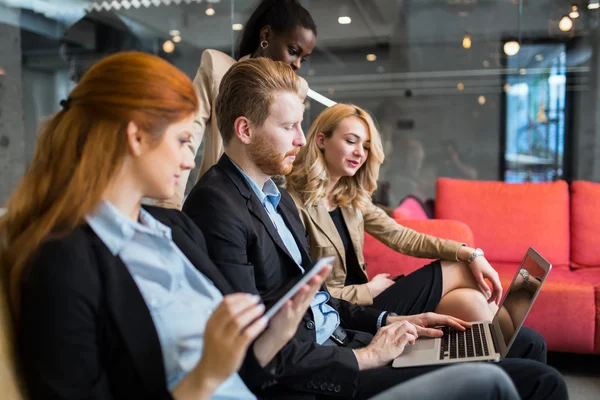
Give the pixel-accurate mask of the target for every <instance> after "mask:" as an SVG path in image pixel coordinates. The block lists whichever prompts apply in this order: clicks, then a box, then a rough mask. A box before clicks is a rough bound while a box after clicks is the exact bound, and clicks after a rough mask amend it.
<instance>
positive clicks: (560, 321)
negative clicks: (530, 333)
mask: <svg viewBox="0 0 600 400" xmlns="http://www.w3.org/2000/svg"><path fill="white" fill-rule="evenodd" d="M519 265H520V263H494V264H493V267H494V268H495V269H496V271H498V273H499V274H500V280H501V281H502V287H503V288H504V292H505V294H506V291H507V290H508V287H509V285H510V283H511V281H512V279H513V277H514V276H515V274H516V272H517V269H518V268H519ZM579 272H580V271H572V270H570V269H569V267H568V266H566V265H562V266H553V267H552V270H551V271H550V274H549V275H548V279H547V280H546V283H544V286H542V291H541V292H540V294H539V296H538V297H537V300H536V302H535V304H534V305H533V307H532V309H531V311H530V313H529V315H528V316H527V320H526V321H525V325H526V326H528V327H530V328H532V329H535V330H536V331H538V332H539V333H540V334H542V336H544V338H545V339H546V344H547V345H548V349H549V350H551V351H563V352H573V353H591V352H594V350H595V352H599V351H598V350H599V349H598V348H596V349H594V346H595V345H596V343H597V342H596V338H595V336H596V335H595V332H596V326H597V325H598V321H597V319H596V301H595V299H596V295H597V292H598V287H600V270H596V271H594V270H590V271H589V272H592V273H593V272H597V273H596V274H588V275H581V274H579ZM581 272H584V271H581ZM585 272H588V271H585Z"/></svg>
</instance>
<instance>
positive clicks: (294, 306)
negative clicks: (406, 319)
mask: <svg viewBox="0 0 600 400" xmlns="http://www.w3.org/2000/svg"><path fill="white" fill-rule="evenodd" d="M330 271H331V265H328V266H326V267H325V268H323V270H322V271H321V272H319V273H318V274H317V275H315V276H314V277H312V278H311V280H310V281H308V283H307V284H305V285H304V286H303V287H302V288H301V289H300V290H299V291H298V293H296V295H295V296H294V297H292V298H291V299H290V300H288V302H287V303H286V304H285V305H284V306H283V307H281V309H280V310H279V311H278V312H277V314H275V316H274V317H273V318H272V319H271V321H270V323H269V328H268V329H267V330H266V331H265V332H264V333H263V334H262V335H261V336H260V337H259V338H258V340H257V341H256V342H255V343H254V346H253V350H254V355H255V357H256V359H257V361H258V363H259V364H260V365H261V366H262V367H264V366H265V365H267V364H268V363H269V362H270V361H271V360H272V359H273V357H275V355H276V354H277V353H278V352H279V350H281V349H282V348H283V346H285V345H286V343H287V342H289V341H290V339H292V338H293V337H294V335H295V334H296V331H297V330H298V325H299V324H300V321H301V320H302V317H303V316H304V314H306V310H307V309H308V307H309V306H310V303H311V302H312V299H313V298H314V297H315V294H316V293H317V291H318V290H319V289H320V288H321V286H322V285H323V282H325V279H326V278H327V275H329V272H330Z"/></svg>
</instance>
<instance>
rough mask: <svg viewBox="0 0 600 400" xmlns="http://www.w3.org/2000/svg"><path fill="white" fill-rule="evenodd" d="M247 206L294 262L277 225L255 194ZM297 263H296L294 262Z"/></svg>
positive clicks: (247, 202)
mask: <svg viewBox="0 0 600 400" xmlns="http://www.w3.org/2000/svg"><path fill="white" fill-rule="evenodd" d="M246 205H247V206H248V211H250V213H251V214H252V215H253V216H254V217H255V218H257V219H258V220H259V221H260V222H261V223H262V224H263V225H264V227H265V229H266V230H267V232H268V233H269V236H271V239H272V240H273V241H274V242H275V243H276V244H277V246H279V248H280V249H281V250H282V251H283V252H284V253H285V254H287V255H288V257H290V258H291V259H292V260H293V259H294V258H293V257H292V255H291V254H290V252H289V251H288V249H287V247H286V245H285V243H283V240H282V239H281V236H279V233H278V232H277V229H276V228H275V224H274V223H273V221H272V220H271V218H270V217H269V215H268V214H267V210H265V208H264V207H263V205H262V204H261V203H260V201H258V198H257V197H256V195H254V193H252V194H251V196H250V198H249V199H248V200H247V201H246ZM294 262H295V261H294Z"/></svg>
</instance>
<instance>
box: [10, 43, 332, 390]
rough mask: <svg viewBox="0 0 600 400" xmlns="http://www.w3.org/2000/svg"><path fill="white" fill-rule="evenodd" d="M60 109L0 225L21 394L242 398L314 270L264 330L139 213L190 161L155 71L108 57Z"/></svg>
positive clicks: (301, 302) (166, 81)
mask: <svg viewBox="0 0 600 400" xmlns="http://www.w3.org/2000/svg"><path fill="white" fill-rule="evenodd" d="M61 104H62V106H63V109H62V110H61V111H60V112H58V113H57V114H56V115H54V116H53V117H52V119H51V120H50V121H49V122H48V123H47V125H46V126H45V127H44V129H43V132H42V134H41V136H40V138H39V140H38V143H37V148H36V150H35V155H34V159H33V162H32V164H31V167H30V168H29V170H28V171H27V173H26V175H25V177H24V178H23V180H22V182H21V183H20V185H19V187H18V188H17V190H16V192H15V193H14V194H13V196H12V197H11V198H10V200H9V202H8V210H7V213H6V215H4V216H3V217H2V219H1V220H0V238H2V242H1V243H0V265H2V266H3V270H2V272H3V278H4V280H5V281H7V289H8V291H9V293H10V300H11V305H12V309H13V311H14V317H15V320H16V322H17V330H18V333H19V335H18V337H19V353H20V356H21V361H22V366H23V370H24V373H25V378H26V382H27V387H28V389H29V392H30V394H31V396H32V398H43V399H83V398H86V399H112V398H115V399H163V398H164V399H168V398H172V397H173V398H176V399H183V398H196V399H203V398H236V399H254V398H255V397H254V395H253V394H252V392H251V391H250V388H254V387H260V386H261V385H263V384H264V383H265V382H268V381H270V380H272V379H273V376H272V375H271V373H270V372H267V369H264V367H265V366H266V365H267V364H268V363H269V362H270V361H271V359H272V358H273V357H274V356H275V354H276V353H277V352H278V351H279V350H280V349H281V348H282V347H283V346H284V345H285V343H287V341H288V340H289V339H290V338H291V337H292V336H293V334H294V333H295V330H296V328H297V326H298V324H299V322H300V319H301V317H302V315H304V312H305V310H306V309H307V308H308V306H309V304H310V301H311V299H312V297H313V295H314V293H315V292H316V290H317V289H318V287H319V286H320V284H321V283H322V282H323V279H324V276H325V275H326V273H327V272H323V273H322V275H321V276H317V277H315V278H313V280H312V281H311V282H310V283H309V285H305V286H304V287H303V289H302V290H301V291H300V293H299V294H298V295H297V296H296V297H295V298H294V299H292V300H291V301H290V302H288V304H286V306H285V307H284V308H283V309H282V311H280V312H279V313H278V314H277V315H276V316H275V317H274V318H273V319H272V320H271V322H270V326H269V328H267V329H266V322H265V320H264V319H263V318H261V316H262V314H263V312H264V307H263V305H262V304H261V303H260V299H259V298H258V297H257V296H252V295H249V294H241V293H238V294H231V292H232V290H231V287H230V286H229V284H228V283H227V281H226V280H225V279H224V277H223V276H222V275H221V273H220V272H219V271H218V270H217V268H216V267H215V266H214V264H213V263H212V262H211V261H210V259H209V258H208V256H207V252H206V245H205V242H204V238H203V236H202V233H201V232H200V231H199V230H198V229H197V228H196V227H195V225H194V224H193V223H191V222H190V220H188V219H187V217H185V216H184V215H183V214H181V213H180V212H178V211H174V210H167V209H161V208H154V207H142V206H141V199H142V198H143V197H145V196H147V197H152V198H157V199H166V198H169V197H171V196H172V195H173V193H174V192H175V189H176V185H177V182H178V177H179V175H180V174H181V173H182V171H187V170H189V169H191V168H192V167H193V166H194V161H193V159H192V155H191V152H190V151H189V149H188V148H187V144H188V142H189V140H190V136H191V135H192V124H193V121H194V115H195V114H196V112H197V110H198V98H197V96H196V93H195V91H194V87H193V85H192V82H191V81H190V80H189V79H188V78H187V77H186V76H185V75H184V74H183V73H182V72H181V71H179V70H178V69H176V68H175V67H173V66H172V65H170V64H169V63H168V62H166V61H164V60H161V59H160V58H158V57H155V56H152V55H148V54H143V53H120V54H117V55H114V56H111V57H108V58H106V59H104V60H103V61H101V62H99V63H98V64H96V65H95V66H94V67H92V68H91V69H90V70H89V71H88V72H87V73H86V74H85V75H84V76H83V79H82V80H81V81H80V82H79V84H78V85H77V86H76V87H75V89H74V90H73V91H72V92H71V94H70V96H69V98H68V99H67V100H64V101H63V102H61ZM223 294H225V296H223ZM247 349H250V351H248V352H246V350H247ZM240 368H241V369H240ZM238 370H239V374H238V373H237V372H236V371H238ZM269 371H270V370H269ZM241 377H243V379H244V381H242V378H241Z"/></svg>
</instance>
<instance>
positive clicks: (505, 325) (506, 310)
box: [494, 249, 550, 347]
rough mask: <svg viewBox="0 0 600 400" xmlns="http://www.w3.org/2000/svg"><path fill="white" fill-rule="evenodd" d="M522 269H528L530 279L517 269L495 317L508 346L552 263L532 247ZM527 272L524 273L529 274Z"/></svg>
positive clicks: (495, 321)
mask: <svg viewBox="0 0 600 400" xmlns="http://www.w3.org/2000/svg"><path fill="white" fill-rule="evenodd" d="M536 256H537V257H536ZM520 269H523V270H525V271H527V273H528V275H529V279H525V278H524V277H523V274H521V273H519V271H517V274H516V275H515V278H514V279H513V281H512V283H511V285H510V287H509V288H508V292H507V293H506V296H505V297H504V300H503V301H502V303H501V305H500V308H499V310H498V312H497V313H496V316H495V317H494V325H496V323H497V322H499V323H500V329H501V330H502V336H503V337H504V340H505V342H506V343H505V344H506V346H507V347H508V346H509V345H510V344H512V342H513V339H514V337H515V336H516V334H517V332H518V331H519V329H520V328H521V326H522V325H523V322H524V321H525V318H526V317H527V314H528V313H529V309H530V308H531V306H532V305H533V301H534V300H535V296H536V295H537V293H538V292H539V289H540V287H541V285H542V282H543V281H544V280H545V278H546V275H547V274H548V272H549V271H550V264H548V263H547V262H546V261H545V260H544V259H543V258H542V257H540V256H539V255H538V254H537V253H535V251H534V250H533V249H530V250H529V251H528V252H527V255H526V256H525V259H524V260H523V263H522V264H521V267H520ZM527 273H525V274H524V275H525V276H527Z"/></svg>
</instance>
